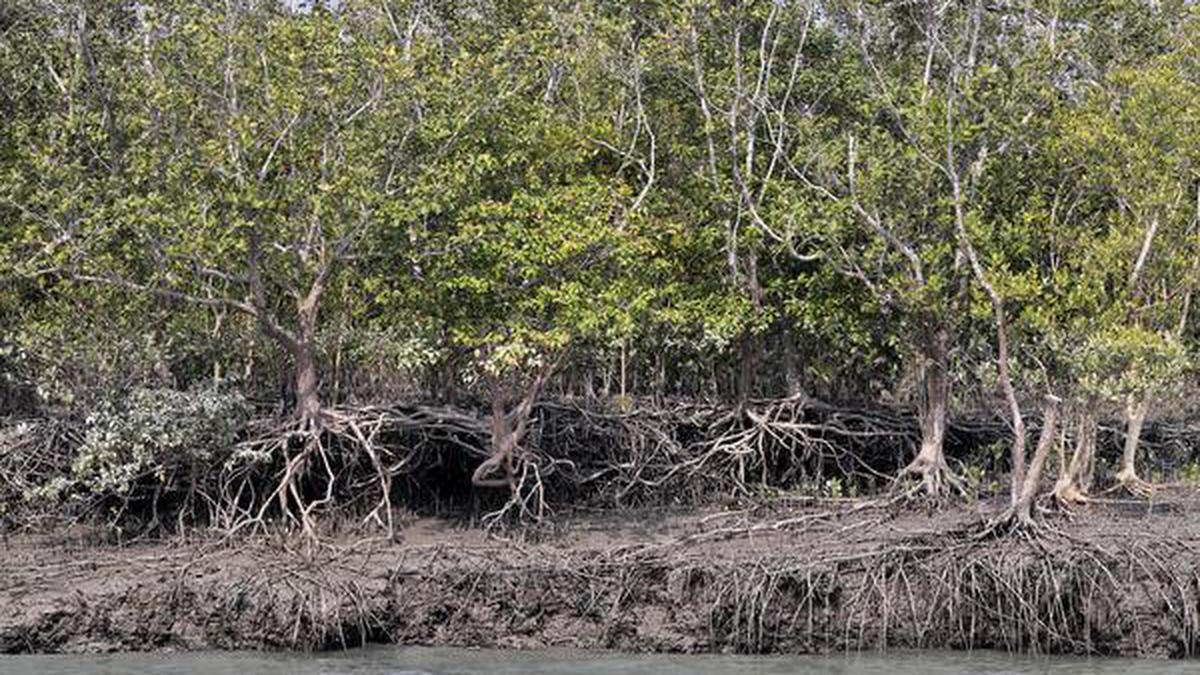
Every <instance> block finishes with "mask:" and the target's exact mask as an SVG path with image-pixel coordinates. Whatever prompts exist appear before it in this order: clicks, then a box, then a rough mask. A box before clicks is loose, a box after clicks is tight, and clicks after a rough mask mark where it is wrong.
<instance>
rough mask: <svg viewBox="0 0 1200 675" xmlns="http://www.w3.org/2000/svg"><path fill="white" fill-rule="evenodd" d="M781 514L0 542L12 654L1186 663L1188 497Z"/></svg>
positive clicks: (1196, 615) (1195, 602)
mask: <svg viewBox="0 0 1200 675" xmlns="http://www.w3.org/2000/svg"><path fill="white" fill-rule="evenodd" d="M997 508H998V507H997V505H995V504H986V503H981V504H975V505H971V506H960V507H955V508H950V509H940V510H932V509H925V508H922V507H920V506H919V505H913V504H886V503H884V502H880V501H875V502H868V501H852V500H842V501H839V502H836V503H831V502H819V503H818V502H813V501H804V500H794V501H789V500H776V501H775V502H773V503H772V504H771V505H770V506H761V507H756V508H752V509H744V510H730V509H723V510H703V511H695V510H693V511H688V512H674V511H663V510H655V511H637V512H626V513H618V514H614V513H604V514H601V515H592V516H587V515H575V516H571V517H566V516H563V517H560V518H559V520H558V521H557V523H558V524H557V525H556V526H554V527H553V528H545V529H539V530H526V531H523V532H519V533H511V532H510V533H509V534H508V538H507V539H501V538H497V537H496V536H494V535H489V534H487V533H485V532H483V531H480V530H479V529H475V528H470V527H466V526H463V525H461V524H460V523H457V522H455V521H452V520H439V519H418V520H415V521H412V522H409V523H407V524H406V526H405V527H404V528H403V529H402V531H401V533H400V535H399V541H396V542H373V543H371V542H351V541H349V540H339V541H337V542H336V545H330V546H327V547H325V548H324V549H323V550H322V551H320V552H319V553H318V554H317V555H315V556H306V555H303V554H302V553H300V552H289V551H288V550H287V549H286V548H285V547H283V546H281V545H280V542H278V541H268V540H262V541H248V540H239V541H234V542H228V541H227V542H221V541H217V540H196V539H193V540H191V541H190V542H181V541H179V540H172V541H161V542H142V543H137V544H132V545H126V546H120V547H118V546H113V545H100V544H96V543H95V542H90V541H85V540H84V539H81V538H73V537H72V536H67V535H63V536H56V537H37V538H34V537H20V538H14V539H10V540H9V541H7V542H6V543H4V549H3V550H4V553H3V557H4V561H5V562H4V564H3V565H0V652H7V653H39V652H76V653H78V652H105V651H118V650H120V651H131V650H132V651H145V650H198V649H304V650H310V649H337V648H341V647H343V646H346V647H351V646H358V645H361V644H364V643H398V644H422V645H440V646H481V647H501V648H540V647H573V648H581V649H615V650H623V651H630V652H689V653H693V652H723V653H727V652H749V653H783V652H786V653H809V652H830V651H839V650H859V649H875V648H881V647H888V648H950V649H968V648H975V649H978V648H995V649H1001V650H1011V651H1020V652H1053V653H1073V654H1102V655H1126V656H1134V655H1136V656H1155V657H1186V656H1190V655H1192V654H1194V653H1195V652H1196V651H1197V648H1198V647H1200V644H1198V640H1197V635H1200V574H1198V571H1200V548H1198V547H1200V521H1198V520H1197V518H1196V515H1197V511H1200V503H1197V502H1196V500H1195V499H1194V498H1193V497H1192V496H1191V493H1190V491H1183V490H1179V491H1175V492H1173V493H1172V494H1171V495H1168V496H1163V495H1159V497H1158V498H1156V500H1155V501H1153V502H1145V501H1119V500H1115V501H1110V502H1102V503H1096V504H1092V505H1089V506H1087V507H1086V508H1083V509H1080V510H1079V511H1078V512H1077V513H1076V514H1075V516H1074V517H1073V518H1071V519H1065V518H1062V517H1051V518H1048V519H1047V520H1046V527H1045V529H1044V531H1043V532H1041V533H1040V534H1039V535H1037V536H1026V535H1009V536H1002V537H984V538H977V537H975V536H973V534H974V533H975V532H977V531H978V523H980V522H981V520H982V519H983V518H984V517H986V515H987V514H988V513H990V512H993V511H994V510H995V509H997Z"/></svg>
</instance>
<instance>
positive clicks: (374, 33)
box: [0, 0, 1200, 509]
mask: <svg viewBox="0 0 1200 675" xmlns="http://www.w3.org/2000/svg"><path fill="white" fill-rule="evenodd" d="M1197 128H1200V11H1198V8H1197V6H1196V5H1195V3H1191V2H1186V1H1185V0H1166V1H1155V2H1150V1H1148V0H1128V1H1110V2H1090V1H1089V2H1079V1H1072V0H1065V1H1064V0H1003V1H1000V2H982V1H981V0H969V1H966V2H958V3H944V2H933V1H932V0H905V1H891V0H885V1H868V0H734V1H729V2H725V1H722V2H717V1H715V0H710V1H701V0H688V1H686V2H666V1H663V2H659V1H657V0H642V1H639V2H628V3H606V2H599V1H598V0H571V1H570V2H560V1H558V0H537V1H529V0H449V1H446V2H427V1H425V0H382V1H374V0H373V1H370V2H367V1H360V0H343V1H340V2H329V3H300V4H299V5H298V4H297V3H288V2H269V1H266V0H225V1H224V2H200V1H197V0H167V1H164V2H155V3H143V2H132V1H130V2H126V1H104V2H100V1H95V0H6V1H5V2H3V3H2V4H0V415H7V416H10V417H12V418H13V419H16V418H32V417H47V416H51V417H59V418H73V419H75V420H77V421H78V422H79V425H80V428H81V429H83V431H82V432H81V433H83V434H84V435H83V437H82V439H81V441H80V442H79V443H77V444H76V445H77V447H76V449H75V450H74V451H73V452H75V453H77V455H76V456H75V457H74V459H73V461H72V467H73V468H72V470H71V473H70V475H64V476H59V477H58V478H57V482H56V483H54V486H50V485H47V486H46V487H45V489H44V490H41V492H40V493H39V494H42V495H43V496H45V495H46V494H57V493H56V492H55V491H56V490H67V487H66V486H67V485H68V484H70V485H71V486H74V487H72V488H71V489H73V490H77V491H78V490H83V491H92V492H103V493H105V494H110V495H118V496H120V495H126V496H127V495H129V494H130V493H131V492H136V491H137V490H142V491H145V490H151V491H153V490H155V487H154V486H155V484H156V483H157V485H158V486H159V487H158V488H157V489H158V491H160V492H161V491H163V489H167V490H168V491H169V490H172V489H184V490H186V486H182V487H181V486H178V485H175V484H173V483H172V481H173V480H175V479H174V478H170V477H172V476H175V475H176V474H177V473H179V472H181V471H184V470H186V467H188V466H191V464H192V463H194V462H196V461H201V460H203V461H208V460H209V459H212V458H218V459H220V458H225V457H228V456H229V455H228V453H229V448H230V447H232V446H233V445H234V444H235V443H236V442H237V440H238V439H239V438H240V436H239V434H243V431H242V427H243V426H244V423H245V420H246V419H249V416H250V415H251V412H250V406H251V405H253V406H254V407H256V409H257V410H258V413H259V414H274V415H276V416H277V417H279V418H283V417H286V416H287V415H290V414H293V413H294V414H295V416H296V418H297V419H299V420H300V423H299V426H298V427H297V431H296V433H317V434H319V433H321V431H320V430H321V429H323V428H326V427H327V426H329V422H328V417H327V411H328V410H331V409H335V408H337V407H339V406H353V405H358V406H362V405H366V404H380V403H394V402H396V401H400V400H403V401H427V402H428V401H437V402H446V403H451V404H455V405H465V406H468V407H474V408H478V409H484V410H487V411H488V415H489V418H490V419H491V420H492V424H491V434H492V438H491V446H490V447H491V452H492V456H491V458H490V459H488V460H487V461H486V462H485V466H483V467H481V468H480V470H479V471H477V472H476V474H475V480H476V483H477V484H478V485H493V484H508V485H509V486H510V487H511V488H513V489H514V490H515V489H516V488H515V487H514V480H515V478H514V476H515V475H516V473H518V469H516V468H514V465H513V462H514V459H513V453H514V451H515V448H517V447H518V446H520V445H521V444H522V443H523V440H524V438H525V436H526V433H527V422H528V417H529V412H530V408H531V405H532V402H533V401H535V400H537V399H544V398H548V397H555V396H556V397H564V398H565V397H572V398H574V399H575V400H578V401H585V402H587V404H588V405H593V406H596V407H600V408H606V409H618V410H620V409H628V407H629V406H630V405H632V402H633V401H635V400H638V399H642V400H652V401H656V402H660V403H661V402H662V401H664V400H667V399H670V398H672V397H683V398H688V399H691V400H696V399H705V400H708V401H714V402H722V403H726V404H728V405H730V406H731V408H733V409H737V410H740V409H741V408H742V407H743V406H745V405H747V403H748V402H750V401H752V400H755V399H763V398H783V397H800V398H802V399H804V400H819V401H823V402H826V403H832V404H842V405H851V404H852V405H855V406H859V407H865V408H887V409H900V410H904V411H911V412H912V413H913V414H915V415H916V419H917V427H918V429H919V434H920V441H921V442H920V443H919V447H918V448H915V449H914V455H913V457H914V459H913V462H912V464H911V465H909V467H908V470H907V473H911V474H916V475H917V476H919V477H920V478H921V479H923V482H924V485H925V487H926V488H927V489H928V490H929V491H930V492H933V493H941V492H944V491H946V490H948V489H951V488H953V487H954V486H955V485H958V484H959V481H958V478H957V477H956V473H958V472H956V471H954V470H952V469H951V467H950V466H949V465H948V464H947V462H946V460H945V458H944V451H943V446H944V443H945V435H946V428H947V423H948V420H949V419H951V418H952V417H953V416H954V415H956V414H963V413H966V412H972V413H980V412H982V413H985V414H996V415H1000V416H1002V417H1004V419H1006V420H1007V421H1008V423H1009V424H1010V426H1011V428H1012V430H1013V434H1014V448H1013V458H1012V465H1013V468H1014V480H1013V484H1014V492H1013V495H1014V497H1013V498H1014V501H1016V500H1018V499H1019V497H1020V492H1021V489H1020V486H1019V484H1020V483H1021V482H1022V480H1023V479H1024V471H1025V468H1024V467H1025V463H1026V454H1025V449H1024V437H1025V435H1026V426H1025V421H1024V418H1025V417H1028V416H1029V408H1030V407H1034V408H1037V409H1039V411H1040V412H1039V415H1038V417H1039V418H1043V422H1042V423H1041V425H1040V426H1041V427H1042V430H1043V441H1044V442H1045V443H1046V444H1047V446H1046V447H1047V448H1049V444H1051V443H1053V442H1057V441H1055V440H1054V439H1053V438H1051V439H1048V440H1047V438H1046V433H1045V432H1046V429H1045V427H1050V429H1051V435H1053V427H1054V424H1053V422H1054V420H1056V419H1057V417H1058V415H1059V410H1060V409H1061V410H1062V411H1063V415H1064V420H1065V423H1066V427H1065V428H1066V430H1067V431H1068V432H1069V435H1071V437H1072V438H1075V437H1078V438H1079V439H1083V440H1082V441H1080V442H1079V443H1078V444H1077V447H1078V448H1080V450H1077V452H1078V453H1081V454H1080V456H1078V457H1075V458H1074V460H1076V461H1072V467H1073V468H1071V469H1070V470H1069V471H1067V470H1065V469H1064V471H1063V474H1064V475H1062V476H1060V477H1059V483H1060V485H1059V490H1058V493H1059V496H1060V498H1062V499H1065V500H1071V499H1079V498H1082V496H1083V495H1085V494H1086V492H1087V488H1088V487H1089V486H1088V485H1087V483H1089V482H1090V475H1091V474H1090V468H1089V462H1091V461H1092V459H1091V458H1090V456H1089V455H1088V451H1087V448H1086V446H1088V443H1087V442H1086V439H1088V438H1089V437H1090V438H1092V439H1093V443H1094V437H1095V430H1094V427H1095V425H1096V424H1097V423H1098V422H1097V420H1099V419H1102V418H1108V417H1113V416H1120V417H1121V418H1122V420H1123V423H1124V424H1126V425H1127V427H1128V431H1129V433H1128V434H1127V443H1126V448H1127V451H1128V452H1127V456H1126V459H1127V464H1124V465H1123V466H1122V471H1121V473H1120V476H1119V478H1120V480H1121V482H1122V484H1124V485H1126V487H1129V488H1130V489H1131V490H1135V491H1136V490H1138V489H1141V488H1142V487H1143V484H1142V482H1141V479H1139V478H1138V477H1137V475H1136V473H1135V470H1134V468H1133V451H1134V450H1136V446H1137V438H1138V434H1139V433H1140V430H1141V428H1142V424H1143V423H1144V422H1145V420H1146V418H1147V417H1155V416H1159V417H1166V416H1183V415H1187V414H1188V413H1189V412H1190V411H1191V409H1192V407H1191V406H1190V402H1191V400H1192V399H1193V398H1194V396H1195V382H1194V369H1193V362H1194V357H1195V350H1196V347H1197V344H1196V338H1197V330H1196V328H1197V322H1196V310H1195V307H1194V305H1195V303H1194V302H1193V294H1194V291H1195V290H1196V285H1197V282H1200V275H1198V272H1200V251H1198V250H1197V246H1198V244H1200V240H1198V235H1200V142H1198V139H1197V137H1196V129H1197ZM247 401H248V402H249V403H248V402H247ZM1129 439H1132V441H1131V442H1132V447H1133V449H1132V450H1131V449H1130V440H1129ZM1041 446H1042V443H1039V444H1038V448H1037V451H1036V452H1035V453H1034V454H1035V456H1036V455H1037V454H1038V452H1041V451H1042V450H1043V448H1042V447H1041ZM281 447H286V446H281ZM4 451H5V450H4V448H0V453H2V452H4ZM372 458H373V459H374V455H372ZM1043 460H1044V456H1043ZM213 461H217V460H213ZM221 461H223V460H221ZM1076 463H1078V464H1079V466H1078V467H1077V468H1078V470H1077V471H1076V468H1075V467H1074V465H1075V464H1076ZM287 466H288V467H291V463H290V460H288V462H287ZM297 466H301V464H297ZM305 466H307V465H305ZM287 471H288V473H287V474H286V475H287V476H289V478H288V480H291V478H290V475H291V473H290V472H291V469H290V468H289V469H288V470H287ZM1030 471H1031V472H1032V473H1033V474H1034V476H1035V477H1036V476H1037V475H1039V473H1040V471H1041V463H1040V462H1038V461H1037V459H1036V457H1035V459H1034V460H1032V463H1031V466H1030ZM497 480H498V481H499V483H496V482H494V481H497ZM1035 483H1036V481H1035ZM55 486H57V487H55ZM164 486H165V488H164ZM1034 488H1036V485H1035V486H1034ZM281 490H282V491H284V492H286V489H285V488H281ZM0 496H2V495H0ZM284 508H285V509H286V506H285V507H284Z"/></svg>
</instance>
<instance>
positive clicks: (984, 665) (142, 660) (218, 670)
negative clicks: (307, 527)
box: [0, 647, 1200, 675]
mask: <svg viewBox="0 0 1200 675" xmlns="http://www.w3.org/2000/svg"><path fill="white" fill-rule="evenodd" d="M1197 672H1200V664H1198V663H1195V662H1178V661H1174V662H1172V661H1139V660H1118V659H1112V660H1109V659H1071V658H1060V657H1054V658H1036V657H1022V656H1011V655H1008V654H1000V653H996V652H973V653H962V652H899V653H894V652H893V653H889V654H876V653H866V654H853V655H844V656H843V655H835V656H819V657H818V656H782V657H743V656H630V655H621V654H593V653H581V652H571V651H546V652H499V651H475V650H461V649H425V648H400V647H374V648H368V649H360V650H352V651H348V652H340V653H332V654H315V655H296V654H260V653H224V652H205V653H194V654H116V655H107V656H0V674H2V675H118V674H120V675H135V674H143V673H144V674H146V675H485V674H486V675H525V674H526V673H529V674H532V675H550V674H554V675H635V674H637V675H642V674H645V675H727V674H728V675H950V674H952V673H953V674H957V673H982V674H985V675H1051V674H1052V675H1118V674H1121V675H1175V674H1177V673H1178V674H1180V675H1182V674H1183V673H1197Z"/></svg>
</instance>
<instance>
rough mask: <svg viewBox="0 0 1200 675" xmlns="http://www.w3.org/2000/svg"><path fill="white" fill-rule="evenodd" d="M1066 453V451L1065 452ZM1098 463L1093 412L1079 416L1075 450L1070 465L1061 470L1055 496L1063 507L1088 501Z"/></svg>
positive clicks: (1055, 487) (1065, 464)
mask: <svg viewBox="0 0 1200 675" xmlns="http://www.w3.org/2000/svg"><path fill="white" fill-rule="evenodd" d="M1064 452H1065V450H1064ZM1095 461H1096V417H1095V414H1094V413H1092V412H1090V411H1089V412H1083V413H1081V414H1080V416H1079V429H1078V432H1077V433H1076V435H1075V450H1074V451H1073V452H1072V453H1071V461H1070V463H1069V464H1068V463H1065V462H1064V466H1062V468H1061V469H1060V470H1059V474H1058V481H1057V482H1056V483H1055V485H1054V496H1055V497H1056V498H1057V499H1058V501H1059V503H1061V504H1063V505H1067V506H1069V505H1071V504H1081V503H1083V502H1086V501H1087V500H1088V492H1089V491H1091V489H1092V475H1093V467H1094V466H1095Z"/></svg>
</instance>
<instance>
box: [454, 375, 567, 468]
mask: <svg viewBox="0 0 1200 675" xmlns="http://www.w3.org/2000/svg"><path fill="white" fill-rule="evenodd" d="M552 371H553V367H545V368H543V369H542V370H541V372H539V373H538V375H537V377H535V378H534V380H533V382H531V383H530V384H529V386H528V388H527V389H526V390H525V395H524V396H523V397H522V398H521V400H520V401H519V402H518V403H517V405H516V406H515V407H513V409H512V410H511V411H510V410H508V409H507V408H508V400H509V398H510V393H509V392H510V390H509V389H508V388H507V387H504V386H502V385H499V384H497V385H496V386H495V387H493V391H492V417H491V439H490V447H489V455H488V458H487V459H485V460H483V462H481V463H480V464H479V466H477V467H475V471H474V473H472V474H471V483H472V484H473V485H475V486H476V487H507V488H508V489H509V490H510V491H515V490H516V488H517V485H516V482H515V481H516V470H515V469H516V454H517V449H518V448H519V447H520V445H521V441H522V440H524V438H525V433H526V432H527V431H528V428H529V418H530V414H531V413H532V412H533V404H534V402H535V401H536V400H537V397H538V395H539V394H540V393H541V391H542V387H543V386H544V385H545V383H546V380H547V379H548V378H549V377H550V373H551V372H552ZM497 473H499V474H500V475H499V476H496V474H497Z"/></svg>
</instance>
